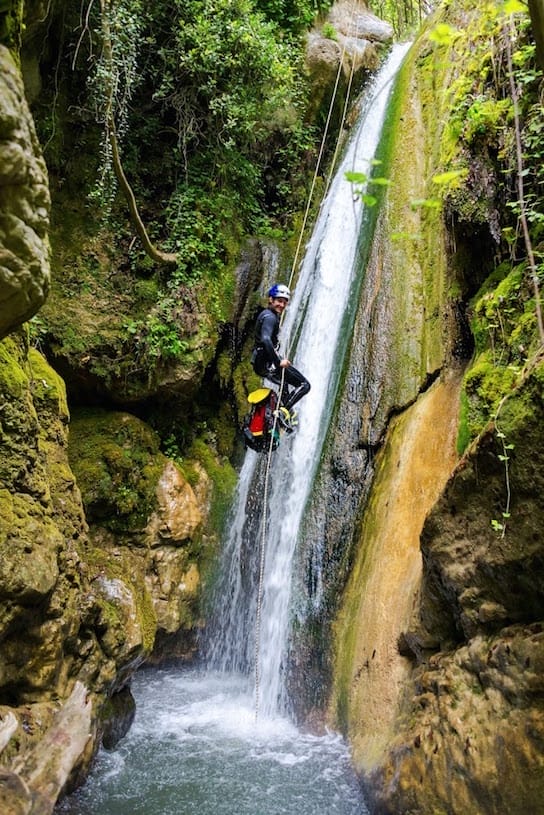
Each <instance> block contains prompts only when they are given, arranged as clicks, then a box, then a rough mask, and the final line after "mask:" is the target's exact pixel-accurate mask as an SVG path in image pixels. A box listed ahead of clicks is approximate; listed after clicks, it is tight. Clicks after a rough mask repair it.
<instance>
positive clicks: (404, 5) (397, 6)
mask: <svg viewBox="0 0 544 815" xmlns="http://www.w3.org/2000/svg"><path fill="white" fill-rule="evenodd" d="M369 5H371V7H372V11H373V12H374V14H377V15H378V17H381V18H382V19H383V20H387V21H388V22H389V23H391V25H392V26H393V29H394V31H395V35H396V36H397V37H399V38H400V37H402V36H404V35H405V34H406V33H408V32H409V31H411V30H414V29H415V28H416V27H417V26H418V25H420V24H421V22H422V19H423V5H422V3H421V0H373V2H372V4H369Z"/></svg>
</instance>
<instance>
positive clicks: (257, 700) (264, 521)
mask: <svg viewBox="0 0 544 815" xmlns="http://www.w3.org/2000/svg"><path fill="white" fill-rule="evenodd" d="M354 16H355V9H353V11H352V16H351V20H350V28H349V33H350V34H351V30H352V27H353V21H354ZM347 40H348V38H347V37H346V38H345V39H344V43H343V47H342V53H341V55H340V60H339V63H338V71H337V73H336V80H335V83H334V88H333V92H332V95H331V101H330V104H329V110H328V114H327V119H326V122H325V128H324V130H323V137H322V139H321V145H320V148H319V154H318V156H317V161H316V165H315V170H314V174H313V178H312V183H311V186H310V192H309V194H308V200H307V203H306V209H305V211H304V218H303V219H302V226H301V228H300V233H299V238H298V242H297V246H296V250H295V254H294V257H293V263H292V266H291V272H290V275H289V282H288V287H289V288H291V285H292V282H293V278H294V276H295V271H296V268H297V265H298V259H299V255H300V250H301V247H302V241H303V239H304V234H305V231H306V226H307V223H308V218H309V214H310V208H311V205H312V198H313V194H314V191H315V186H316V183H317V177H318V173H319V168H320V166H321V161H322V158H323V153H324V151H325V144H326V140H327V135H328V132H329V126H330V122H331V118H332V112H333V108H334V102H335V100H336V95H337V93H338V86H339V84H340V77H341V75H342V66H343V63H344V57H345V54H346V44H347ZM354 72H355V58H353V59H352V61H351V71H350V77H349V82H348V87H347V93H346V100H345V103H344V109H343V113H342V119H341V123H340V127H339V129H338V138H337V139H336V145H335V149H334V154H333V158H332V162H331V166H330V169H329V174H328V178H327V183H326V185H325V190H324V192H323V195H322V199H321V200H322V202H323V200H324V199H325V196H326V195H327V193H328V190H329V186H330V180H331V178H332V175H333V172H334V167H335V164H336V160H337V157H338V153H339V148H340V141H341V138H342V129H343V126H344V122H345V119H346V115H347V109H348V103H349V96H350V92H351V86H352V81H353V75H354ZM284 314H285V312H284V313H283V314H282V315H281V318H280V326H281V323H282V322H283V316H284ZM289 348H290V346H288V349H287V354H288V353H289ZM284 384H285V368H282V370H281V382H280V388H279V391H278V401H277V405H276V410H275V416H274V424H273V425H272V432H271V434H270V445H269V448H268V454H267V458H266V470H265V479H264V499H263V513H262V522H261V529H262V533H261V545H260V555H259V582H258V588H257V609H256V616H255V721H257V719H258V718H259V703H260V679H261V676H260V649H261V611H262V601H263V583H264V567H265V561H266V531H267V519H268V485H269V476H270V470H271V462H272V452H273V448H274V435H275V432H276V428H277V424H278V410H279V405H280V404H281V397H282V395H283V388H284Z"/></svg>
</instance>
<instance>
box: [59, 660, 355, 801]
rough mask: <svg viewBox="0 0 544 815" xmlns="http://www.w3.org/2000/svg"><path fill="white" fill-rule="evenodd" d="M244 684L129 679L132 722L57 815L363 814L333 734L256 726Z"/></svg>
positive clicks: (265, 722)
mask: <svg viewBox="0 0 544 815" xmlns="http://www.w3.org/2000/svg"><path fill="white" fill-rule="evenodd" d="M246 683H247V680H246V679H242V678H240V677H232V676H230V677H229V676H225V675H221V674H210V673H206V674H201V673H198V672H193V671H180V670H177V669H168V670H158V671H143V672H142V673H140V674H138V675H137V676H136V677H135V681H134V684H133V692H134V696H135V698H136V704H137V713H136V719H135V721H134V724H133V726H132V728H131V730H130V732H129V734H128V735H127V736H126V737H125V738H124V739H123V740H122V741H121V742H120V744H119V745H118V747H117V748H116V749H115V750H114V751H112V752H106V751H101V752H100V753H99V755H98V758H97V761H96V765H95V767H94V769H93V772H92V774H91V776H90V778H89V779H88V781H87V783H86V785H85V787H83V788H82V789H81V790H79V791H77V792H76V793H74V794H73V795H71V796H69V797H68V798H66V799H65V800H64V801H63V802H61V804H60V805H59V806H58V807H57V809H56V810H55V813H56V815H61V814H62V815H227V813H228V815H365V813H367V809H366V807H365V805H364V802H363V799H362V795H361V792H360V789H359V787H358V785H357V782H356V779H355V777H354V775H353V772H352V770H351V769H350V762H349V755H348V751H347V747H346V745H345V743H344V741H343V740H342V739H341V738H340V737H339V736H338V735H337V734H327V735H323V736H315V735H312V734H309V733H303V732H301V731H300V730H298V729H297V728H296V727H295V726H294V725H293V724H292V722H290V721H289V720H288V719H286V718H283V717H281V716H278V717H271V718H270V717H260V716H259V718H258V720H257V721H255V707H254V700H253V696H252V693H251V689H248V688H247V684H246Z"/></svg>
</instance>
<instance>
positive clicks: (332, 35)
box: [321, 23, 338, 41]
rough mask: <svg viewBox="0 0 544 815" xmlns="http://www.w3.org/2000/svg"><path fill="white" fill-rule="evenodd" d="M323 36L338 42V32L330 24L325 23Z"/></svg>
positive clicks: (322, 31)
mask: <svg viewBox="0 0 544 815" xmlns="http://www.w3.org/2000/svg"><path fill="white" fill-rule="evenodd" d="M321 34H322V35H323V37H326V38H327V39H329V40H335V41H336V40H338V32H337V30H336V29H335V27H334V26H333V25H331V24H330V23H324V24H323V27H322V29H321Z"/></svg>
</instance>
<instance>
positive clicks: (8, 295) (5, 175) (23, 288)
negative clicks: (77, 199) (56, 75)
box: [0, 45, 50, 337]
mask: <svg viewBox="0 0 544 815" xmlns="http://www.w3.org/2000/svg"><path fill="white" fill-rule="evenodd" d="M49 204H50V201H49V188H48V181H47V170H46V167H45V162H44V160H43V157H42V154H41V150H40V147H39V144H38V140H37V137H36V133H35V130H34V123H33V121H32V118H31V116H30V112H29V110H28V106H27V103H26V100H25V95H24V88H23V83H22V79H21V77H20V74H19V71H18V69H17V67H16V66H15V63H14V61H13V58H12V56H11V54H10V52H9V51H8V50H7V48H5V47H4V46H1V45H0V337H5V336H6V335H7V334H8V333H9V332H10V331H12V330H13V329H15V328H16V327H17V326H18V325H20V324H21V323H22V322H24V321H25V320H28V319H30V317H32V316H33V314H35V313H36V312H37V310H38V309H39V307H40V306H41V305H42V303H43V302H44V300H45V298H46V296H47V292H48V290H49V239H48V234H47V231H48V227H49Z"/></svg>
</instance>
